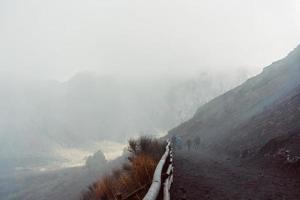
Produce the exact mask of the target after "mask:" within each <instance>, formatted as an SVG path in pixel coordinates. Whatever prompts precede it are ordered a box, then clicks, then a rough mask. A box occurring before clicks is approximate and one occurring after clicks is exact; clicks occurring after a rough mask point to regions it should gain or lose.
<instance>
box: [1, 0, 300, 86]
mask: <svg viewBox="0 0 300 200" xmlns="http://www.w3.org/2000/svg"><path fill="white" fill-rule="evenodd" d="M299 8H300V5H299V2H297V1H296V0H289V1H285V2H284V3H282V1H271V0H263V1H258V0H255V1H238V0H230V1H226V2H220V1H217V0H213V1H211V0H210V1H208V0H201V1H193V0H188V1H169V0H165V1H131V0H130V1H120V0H113V1H106V0H89V1H84V2H83V1H80V0H75V1H67V0H63V1H58V0H55V1H51V2H49V1H37V0H29V1H23V0H13V1H5V0H2V1H1V2H0V9H1V10H0V19H1V20H0V30H1V31H0V43H1V47H0V69H1V77H2V78H3V77H7V76H9V77H11V78H12V79H19V78H21V79H24V78H35V79H56V80H67V79H69V78H70V77H72V76H73V75H74V74H76V73H77V72H80V71H83V70H89V71H93V72H96V73H99V74H101V75H103V74H114V75H119V76H127V77H128V76H129V77H132V76H135V77H141V76H143V77H151V78H153V77H156V76H158V75H161V76H162V77H164V76H183V75H192V74H194V73H195V72H199V71H200V72H201V71H207V70H223V71H224V70H225V71H226V70H227V69H233V68H240V67H243V68H247V69H248V70H249V71H253V72H256V73H257V72H259V71H260V70H261V68H262V67H263V66H266V65H268V64H270V63H271V62H273V61H274V60H276V59H278V58H280V57H283V56H285V55H286V54H287V53H288V51H289V50H290V49H292V48H294V47H295V46H296V44H297V43H298V41H299V35H300V34H299V32H300V24H299V20H298V19H299V17H300V14H299Z"/></svg>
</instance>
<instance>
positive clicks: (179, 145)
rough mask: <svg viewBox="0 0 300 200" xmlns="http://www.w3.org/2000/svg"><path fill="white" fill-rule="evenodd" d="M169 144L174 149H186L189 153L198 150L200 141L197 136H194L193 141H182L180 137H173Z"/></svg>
mask: <svg viewBox="0 0 300 200" xmlns="http://www.w3.org/2000/svg"><path fill="white" fill-rule="evenodd" d="M171 143H172V146H173V148H174V149H178V150H181V149H184V148H186V149H187V150H189V151H190V150H191V149H192V148H193V149H196V150H198V149H199V148H200V144H201V140H200V137H199V136H196V137H195V138H194V139H193V140H191V139H187V140H185V141H183V140H182V138H181V137H180V136H177V135H173V136H172V138H171Z"/></svg>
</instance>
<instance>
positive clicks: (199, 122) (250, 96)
mask: <svg viewBox="0 0 300 200" xmlns="http://www.w3.org/2000/svg"><path fill="white" fill-rule="evenodd" d="M299 76H300V46H298V47H297V48H296V49H294V50H293V51H292V52H291V53H290V54H289V55H288V56H287V57H286V58H284V59H282V60H280V61H277V62H275V63H273V64H272V65H270V66H268V67H266V68H265V69H264V70H263V72H262V73H261V74H259V75H258V76H256V77H253V78H251V79H249V80H248V81H246V82H245V83H244V84H242V85H240V86H239V87H237V88H235V89H233V90H230V91H229V92H227V93H225V94H224V95H221V96H219V97H217V98H215V99H214V100H212V101H210V102H209V103H207V104H205V105H204V106H202V107H200V108H199V109H198V110H197V112H196V114H195V115H194V117H193V118H192V119H190V120H189V121H187V122H185V123H183V124H181V125H180V126H178V127H176V128H174V129H173V130H171V131H170V132H169V134H171V135H173V134H179V135H182V136H184V138H193V137H195V136H196V135H199V136H200V137H201V138H202V141H203V143H205V144H207V145H209V146H210V147H213V148H217V147H220V148H221V149H222V150H224V148H225V149H227V150H228V151H242V150H245V149H247V148H253V147H255V146H261V145H263V144H264V143H266V142H267V141H268V140H269V139H271V138H273V137H276V136H279V135H281V134H282V135H284V134H286V133H288V130H289V129H292V128H293V127H294V126H298V125H297V119H298V120H299V119H300V118H299V110H298V106H299V98H298V97H299V95H298V94H299V93H300V88H299V86H300V78H299ZM287 106H289V107H288V109H287ZM297 112H298V114H297V116H296V114H295V113H297ZM283 119H284V120H283ZM283 130H284V131H283Z"/></svg>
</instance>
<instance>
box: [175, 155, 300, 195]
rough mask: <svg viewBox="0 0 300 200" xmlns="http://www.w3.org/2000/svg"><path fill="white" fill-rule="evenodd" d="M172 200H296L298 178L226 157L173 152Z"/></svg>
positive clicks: (298, 186) (299, 183) (298, 187)
mask: <svg viewBox="0 0 300 200" xmlns="http://www.w3.org/2000/svg"><path fill="white" fill-rule="evenodd" d="M174 158H175V159H174V165H175V168H174V184H173V187H172V192H171V194H172V196H171V199H173V200H182V199H186V200H202V199H211V200H279V199H280V200H299V199H300V179H299V177H298V179H296V178H294V177H293V176H287V175H284V174H281V173H275V172H272V171H269V170H268V171H266V170H262V169H259V168H255V167H249V166H247V165H245V164H241V163H239V162H238V161H234V160H232V159H229V158H226V157H224V158H219V156H207V155H206V154H205V153H198V152H187V151H184V152H175V155H174Z"/></svg>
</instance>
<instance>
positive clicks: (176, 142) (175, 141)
mask: <svg viewBox="0 0 300 200" xmlns="http://www.w3.org/2000/svg"><path fill="white" fill-rule="evenodd" d="M171 142H172V145H173V148H174V150H180V149H181V145H182V140H181V138H180V137H179V136H177V135H173V136H172V138H171Z"/></svg>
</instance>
